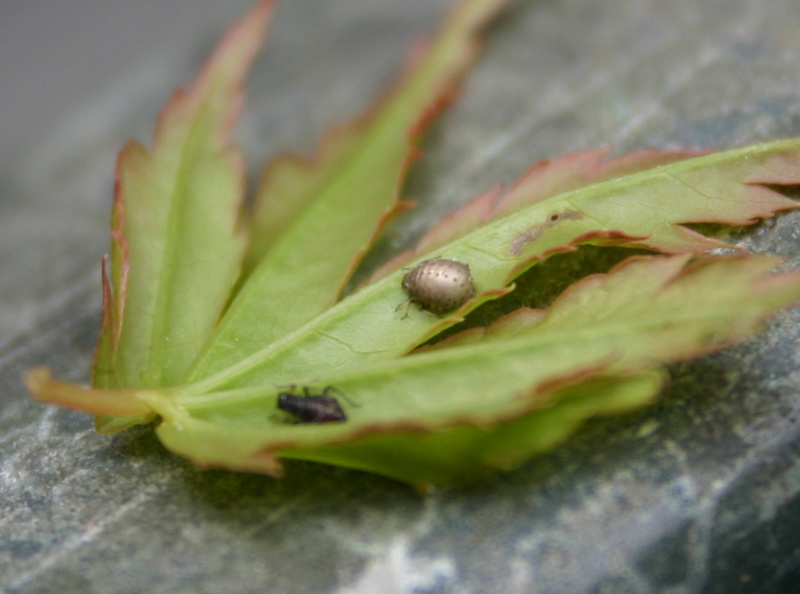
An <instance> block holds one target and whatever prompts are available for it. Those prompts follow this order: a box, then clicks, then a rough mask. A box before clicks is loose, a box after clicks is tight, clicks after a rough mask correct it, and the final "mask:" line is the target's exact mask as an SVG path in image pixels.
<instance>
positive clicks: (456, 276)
mask: <svg viewBox="0 0 800 594" xmlns="http://www.w3.org/2000/svg"><path fill="white" fill-rule="evenodd" d="M403 290H405V292H406V293H408V297H409V299H411V301H412V302H414V303H416V304H418V305H419V306H420V307H421V308H422V309H424V310H427V311H429V312H431V313H434V314H437V315H441V314H444V313H447V312H448V311H452V310H454V309H456V308H457V307H459V306H461V305H463V304H464V303H465V302H466V301H467V299H469V298H470V297H472V296H473V295H475V287H474V285H473V284H472V275H470V272H469V266H467V265H466V264H462V263H461V262H456V261H455V260H443V259H436V260H425V261H424V262H421V263H420V264H419V265H418V266H417V267H416V268H414V269H413V270H412V271H411V272H409V273H408V274H406V275H405V276H404V277H403Z"/></svg>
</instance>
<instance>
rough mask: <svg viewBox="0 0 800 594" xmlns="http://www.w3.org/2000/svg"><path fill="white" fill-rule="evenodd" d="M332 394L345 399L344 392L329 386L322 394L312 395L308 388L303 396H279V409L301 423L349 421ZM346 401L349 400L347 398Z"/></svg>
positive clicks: (282, 394) (304, 390) (287, 394)
mask: <svg viewBox="0 0 800 594" xmlns="http://www.w3.org/2000/svg"><path fill="white" fill-rule="evenodd" d="M331 394H338V395H340V396H342V397H345V396H344V394H342V392H340V391H339V390H337V389H336V388H334V387H333V386H328V387H326V388H325V389H324V390H322V392H321V393H320V394H311V392H310V391H309V389H308V388H307V387H304V388H303V395H302V396H298V395H297V394H293V393H292V392H281V393H280V394H278V408H279V409H281V410H282V411H284V412H287V413H289V414H290V415H292V416H293V417H295V418H296V419H297V420H298V422H300V423H338V422H341V421H346V420H347V415H346V414H345V413H344V411H343V410H342V407H341V406H340V405H339V401H338V400H336V398H334V397H333V396H331ZM345 399H346V400H348V399H347V398H346V397H345Z"/></svg>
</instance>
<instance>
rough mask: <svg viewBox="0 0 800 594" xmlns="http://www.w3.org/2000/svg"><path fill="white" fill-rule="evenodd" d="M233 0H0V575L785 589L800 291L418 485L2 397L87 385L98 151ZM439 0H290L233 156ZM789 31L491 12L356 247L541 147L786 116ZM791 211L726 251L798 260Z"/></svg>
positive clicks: (264, 585)
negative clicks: (641, 388) (236, 467)
mask: <svg viewBox="0 0 800 594" xmlns="http://www.w3.org/2000/svg"><path fill="white" fill-rule="evenodd" d="M247 5H248V2H247V1H246V0H236V1H228V2H213V0H191V1H190V0H135V1H134V0H125V1H122V2H114V3H110V2H100V1H99V0H73V1H71V2H69V3H65V2H58V1H56V0H39V1H38V2H29V3H22V2H12V1H11V0H0V56H2V59H0V287H1V289H0V592H7V593H9V594H10V593H22V592H24V593H45V592H58V593H61V594H63V593H66V592H70V593H71V592H81V593H112V592H113V593H127V592H130V593H137V592H153V593H156V592H170V593H175V592H185V593H195V592H209V593H221V592H237V593H248V592H271V593H272V592H280V593H284V592H285V593H309V592H314V593H322V592H331V593H341V594H345V593H347V594H355V593H371V592H381V593H385V594H391V593H403V594H411V593H415V594H421V593H431V594H432V593H439V592H441V593H451V592H452V593H475V594H479V593H493V592H502V593H520V594H523V593H524V594H528V593H565V592H569V593H584V592H585V593H590V592H591V593H598V594H599V593H601V592H602V593H612V592H613V593H629V592H630V593H654V592H659V593H670V594H678V593H681V594H682V593H694V592H698V593H700V592H703V593H716V592H719V593H725V594H731V593H737V592H742V593H743V592H759V593H771V592H795V591H800V590H796V589H795V588H796V587H797V583H798V581H800V428H799V427H798V425H799V424H800V423H798V415H800V393H799V392H800V371H799V370H800V351H799V350H798V345H799V344H800V342H799V340H800V335H799V334H800V333H798V318H800V310H795V311H789V312H786V313H784V314H782V315H781V316H780V317H779V318H778V319H777V320H776V321H775V322H774V323H773V324H771V325H770V327H769V328H767V329H766V330H765V332H764V333H762V334H761V335H760V336H759V337H757V338H756V339H754V340H752V341H750V342H748V343H746V344H744V345H742V346H741V347H739V348H737V349H734V350H729V351H726V352H724V353H721V354H718V355H716V356H713V357H708V358H706V359H703V360H701V361H698V362H695V363H691V364H684V365H680V366H677V367H675V368H673V370H672V371H673V382H672V387H671V389H670V390H669V392H668V393H667V394H665V396H664V398H663V399H662V401H661V402H660V403H659V404H658V405H656V406H654V407H652V408H650V409H648V410H645V411H642V412H640V413H637V414H632V415H629V416H626V417H621V418H618V419H611V420H598V421H595V422H593V423H591V424H589V425H588V426H587V427H586V428H585V429H584V430H583V431H581V433H580V434H578V435H577V436H576V437H575V438H574V439H572V440H571V441H569V442H568V443H566V444H565V445H564V446H562V447H560V448H559V449H557V450H556V451H554V452H553V453H552V454H551V455H548V456H545V457H542V458H538V459H535V460H532V461H530V462H529V463H527V464H525V465H524V466H523V467H522V468H521V469H519V470H518V471H516V472H512V473H506V474H501V475H498V476H497V477H496V478H495V479H494V480H492V481H490V482H487V483H485V484H482V485H480V486H478V487H473V488H470V489H460V490H444V491H440V492H437V493H435V494H433V495H432V496H430V497H428V498H420V497H419V496H418V495H416V494H415V493H414V492H413V491H412V490H411V489H409V488H407V487H405V486H403V485H400V484H397V483H394V482H391V481H389V480H385V479H382V478H380V477H376V476H370V475H365V474H362V473H358V472H353V471H347V470H342V469H336V468H329V467H323V466H317V465H313V464H304V463H293V464H290V465H289V470H290V476H289V478H288V479H286V480H284V481H281V482H276V481H273V480H271V479H269V478H265V477H260V476H248V475H239V474H233V473H228V472H222V471H198V470H196V469H195V468H193V467H192V466H191V465H190V464H189V463H187V462H185V461H183V460H181V459H179V458H177V457H176V456H173V455H172V454H170V453H168V452H166V451H165V450H164V449H163V448H162V447H161V446H160V445H159V443H158V442H157V440H156V439H155V438H154V436H153V434H152V431H151V430H150V429H148V428H142V429H138V430H134V431H130V432H127V433H123V434H120V435H116V436H113V437H106V436H100V435H97V434H96V433H95V432H94V430H93V429H92V424H91V420H90V419H89V417H88V416H86V415H83V414H79V413H74V412H69V411H65V410H58V409H55V408H50V407H46V406H43V405H40V404H37V403H35V402H33V401H31V400H30V399H28V398H27V397H26V396H25V394H24V392H23V390H22V387H21V384H20V374H21V373H22V371H23V370H24V369H26V368H28V367H30V366H32V365H35V364H41V363H46V364H48V365H50V366H51V367H52V368H53V369H54V370H55V372H56V373H57V374H58V375H59V376H60V377H63V378H67V379H71V380H75V381H86V380H87V379H88V372H89V361H90V356H91V350H92V346H93V342H94V338H95V335H96V332H97V328H98V318H99V296H100V295H99V273H98V268H99V259H100V256H101V254H102V253H103V252H104V250H105V249H106V247H107V244H108V237H107V221H108V215H109V209H110V198H111V189H112V181H113V178H112V169H113V162H114V158H115V153H116V151H117V150H118V148H119V147H121V146H122V144H123V142H124V141H125V140H126V139H127V138H129V137H137V138H140V139H143V140H148V139H149V138H150V135H151V133H152V125H153V123H154V120H155V116H156V113H157V111H158V110H159V109H160V106H161V105H162V103H163V102H164V100H165V99H166V98H167V96H168V94H169V93H170V91H171V90H172V89H173V88H174V87H176V86H177V85H178V84H181V83H184V82H186V81H188V80H189V79H190V78H191V77H192V76H193V73H194V72H195V70H196V69H197V67H198V66H199V65H200V64H201V62H202V59H203V57H204V56H205V55H206V54H207V52H208V51H209V50H210V49H211V47H212V46H213V44H214V42H215V40H216V38H217V36H218V35H219V34H220V32H221V31H222V30H223V28H224V26H226V25H227V23H229V22H230V21H231V20H233V19H234V18H236V17H238V16H239V15H240V14H242V13H243V11H244V10H245V8H246V7H247ZM446 5H447V2H446V1H445V0H435V1H433V0H413V1H412V0H406V1H404V2H397V1H395V0H328V1H326V2H318V1H316V0H291V1H285V2H284V3H283V4H282V5H281V6H280V8H279V10H278V13H277V18H276V21H275V23H274V26H273V29H272V31H273V35H272V37H271V39H270V41H269V45H268V47H267V49H266V52H265V54H264V55H263V57H262V58H261V60H260V61H259V63H258V65H257V67H256V69H255V73H254V76H253V78H252V82H251V85H250V90H251V96H250V100H249V104H248V111H247V114H246V116H245V118H244V121H243V123H242V125H241V126H240V132H239V138H240V139H241V141H242V143H243V145H244V147H245V150H246V152H247V157H248V160H249V162H250V164H251V171H253V172H256V171H257V170H258V166H259V164H260V163H262V162H263V161H264V159H265V158H266V157H268V156H270V155H274V154H275V153H276V152H278V151H279V150H282V149H287V148H291V149H294V150H302V151H307V150H310V149H311V147H312V146H313V143H314V139H315V138H316V137H317V136H318V134H320V132H321V131H322V130H324V128H325V127H326V126H327V125H328V124H329V123H332V122H335V121H338V120H341V119H342V118H345V117H347V116H350V115H353V114H354V113H356V111H357V110H358V109H359V108H360V107H362V106H364V105H365V104H366V103H367V102H368V101H369V99H370V98H371V97H372V96H374V94H375V93H377V92H378V91H379V90H380V89H381V88H382V87H383V86H384V85H385V84H386V83H387V82H388V81H390V80H391V76H392V73H394V72H395V71H396V68H397V67H398V66H399V64H400V63H401V61H402V56H403V54H404V51H405V48H406V47H407V46H408V44H409V43H410V42H411V41H412V40H413V39H415V38H416V37H417V36H418V35H419V34H420V33H422V32H424V31H427V30H430V29H431V28H432V27H433V26H435V24H436V23H437V22H438V20H439V18H440V17H441V15H442V13H443V11H444V9H445V8H446ZM798 31H800V3H798V2H796V0H772V1H770V2H764V1H763V0H719V1H714V2H710V1H708V2H696V1H694V0H671V1H669V2H658V1H655V0H604V1H603V2H597V1H595V0H529V1H520V2H516V3H515V4H514V5H513V6H512V7H511V9H510V10H509V11H508V12H507V13H506V15H505V16H503V17H502V18H501V19H500V20H499V21H498V22H497V23H496V24H495V25H494V26H493V27H492V28H491V29H490V31H489V33H488V37H487V45H486V52H485V55H484V56H483V58H482V59H481V61H480V63H479V64H478V66H477V68H476V69H475V71H474V72H473V74H472V75H471V76H470V77H469V78H468V79H467V81H466V85H465V88H464V94H463V98H462V100H461V102H460V103H459V104H458V105H457V106H455V107H454V108H453V109H452V110H450V111H449V112H448V113H447V114H446V115H445V116H444V117H443V118H442V119H441V121H440V122H439V123H438V124H437V125H436V127H435V128H434V130H433V131H432V133H431V134H430V135H429V137H428V140H427V141H426V146H425V148H426V157H425V159H424V160H423V161H421V162H419V163H418V164H417V166H415V168H414V171H413V174H412V179H411V180H410V182H409V184H408V194H409V196H411V197H413V198H415V199H416V200H418V202H419V207H418V208H417V209H416V211H415V212H414V213H412V214H411V215H410V216H408V217H406V218H404V219H403V220H402V221H400V222H399V223H398V224H396V225H394V226H393V227H392V228H391V229H390V230H389V232H388V234H387V236H386V238H385V239H384V240H383V241H382V242H381V245H380V250H381V253H384V254H385V253H389V252H391V251H393V250H397V249H399V248H401V247H403V246H406V245H408V244H409V243H410V242H411V241H413V239H414V238H415V237H416V236H418V235H419V234H420V233H421V232H422V231H423V230H424V229H425V228H426V227H427V226H428V225H430V224H431V222H432V221H433V220H434V219H435V217H437V216H438V215H440V214H442V213H444V212H447V211H448V210H450V209H452V208H453V207H454V206H455V205H457V204H460V203H462V202H463V201H465V200H467V199H468V198H469V197H471V196H472V195H474V194H476V193H477V192H479V191H481V190H484V189H487V188H489V187H491V186H493V185H495V184H497V183H501V182H502V183H510V182H512V181H513V180H514V179H515V178H516V176H518V175H519V174H520V173H522V172H523V171H524V170H525V169H526V168H527V167H528V166H529V165H530V164H531V163H533V162H534V161H536V160H538V159H541V158H545V157H548V156H554V155H558V154H560V153H563V152H567V151H574V150H579V149H583V148H588V147H594V146H597V145H605V144H610V145H613V146H614V147H615V150H616V151H617V152H626V151H630V150H635V149H640V148H662V149H665V148H677V147H687V148H724V147H732V146H736V145H741V144H747V143H753V142H758V141H762V140H771V139H777V138H783V137H790V136H798V135H800V76H798V75H799V74H800V35H798ZM799 219H800V215H798V214H789V215H785V216H782V217H780V218H779V219H778V221H777V223H770V224H765V225H761V226H759V227H758V228H756V229H754V230H752V232H750V233H748V234H747V235H746V236H744V239H743V243H744V244H745V245H747V246H748V248H749V249H752V250H755V251H766V252H778V253H782V254H785V255H786V256H787V257H788V264H787V267H791V268H800V249H798V245H797V238H798V220H799ZM579 257H582V256H579ZM567 268H568V267H567Z"/></svg>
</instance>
